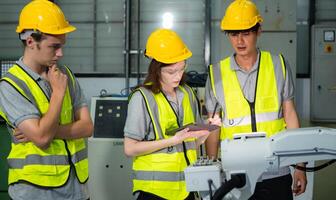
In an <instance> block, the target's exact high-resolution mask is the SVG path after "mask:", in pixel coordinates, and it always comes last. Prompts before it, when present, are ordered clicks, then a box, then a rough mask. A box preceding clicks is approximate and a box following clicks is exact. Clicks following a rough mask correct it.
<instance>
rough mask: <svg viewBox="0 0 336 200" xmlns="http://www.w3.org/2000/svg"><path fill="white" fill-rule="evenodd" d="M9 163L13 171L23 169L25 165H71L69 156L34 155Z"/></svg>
mask: <svg viewBox="0 0 336 200" xmlns="http://www.w3.org/2000/svg"><path fill="white" fill-rule="evenodd" d="M7 162H8V165H9V168H11V169H22V168H23V167H24V166H25V165H69V162H68V156H67V155H50V156H41V155H37V154H32V155H28V156H27V157H26V158H9V159H7Z"/></svg>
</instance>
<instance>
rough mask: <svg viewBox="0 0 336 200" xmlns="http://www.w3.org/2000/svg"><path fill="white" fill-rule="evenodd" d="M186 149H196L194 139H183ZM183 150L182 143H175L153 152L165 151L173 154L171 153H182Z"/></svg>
mask: <svg viewBox="0 0 336 200" xmlns="http://www.w3.org/2000/svg"><path fill="white" fill-rule="evenodd" d="M185 145H186V150H187V151H188V150H195V149H196V143H195V142H194V141H192V142H190V141H188V142H187V141H185ZM182 152H184V151H183V145H182V144H177V145H175V146H171V147H167V148H164V149H160V150H158V151H155V152H153V154H154V153H166V154H173V153H182Z"/></svg>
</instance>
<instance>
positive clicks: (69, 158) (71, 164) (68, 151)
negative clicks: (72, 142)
mask: <svg viewBox="0 0 336 200" xmlns="http://www.w3.org/2000/svg"><path fill="white" fill-rule="evenodd" d="M63 142H64V144H65V150H66V151H67V154H68V161H69V165H70V170H71V167H73V168H74V169H75V165H74V164H73V162H72V160H71V153H70V150H69V148H68V143H67V142H66V141H65V140H63ZM75 173H76V175H77V172H76V170H75Z"/></svg>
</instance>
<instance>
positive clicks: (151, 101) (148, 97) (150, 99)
mask: <svg viewBox="0 0 336 200" xmlns="http://www.w3.org/2000/svg"><path fill="white" fill-rule="evenodd" d="M138 90H140V91H141V94H142V95H144V99H145V101H146V102H147V104H148V106H149V107H148V108H147V109H149V110H148V112H151V114H152V116H153V118H152V116H151V115H149V116H150V118H151V120H152V123H154V124H155V127H156V128H157V131H158V133H157V135H158V136H159V138H158V139H163V138H164V137H163V134H162V130H161V126H160V123H159V119H158V115H157V112H156V111H157V110H158V109H159V108H158V105H157V103H156V101H155V98H154V96H153V93H152V92H151V91H149V90H147V89H145V88H139V89H138ZM146 106H147V105H146ZM148 114H149V113H148ZM154 132H155V129H154Z"/></svg>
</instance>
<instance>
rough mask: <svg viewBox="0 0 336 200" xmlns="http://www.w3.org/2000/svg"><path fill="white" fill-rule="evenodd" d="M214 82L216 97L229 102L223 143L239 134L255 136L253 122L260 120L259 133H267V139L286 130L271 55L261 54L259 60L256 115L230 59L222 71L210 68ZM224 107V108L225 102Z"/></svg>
mask: <svg viewBox="0 0 336 200" xmlns="http://www.w3.org/2000/svg"><path fill="white" fill-rule="evenodd" d="M278 58H279V59H280V61H279V62H280V63H281V66H282V72H283V76H284V78H285V65H284V61H283V58H282V56H281V55H280V56H279V57H278ZM209 72H210V80H211V86H212V90H213V92H214V95H215V97H216V98H217V99H218V100H219V101H220V99H223V98H224V99H225V105H223V106H222V107H223V108H224V107H225V111H223V113H222V115H223V118H224V119H223V121H224V122H228V123H222V128H221V135H220V138H221V140H224V139H227V138H230V139H231V138H233V134H236V133H249V132H252V123H251V119H252V118H253V117H255V119H256V130H257V131H263V132H266V135H267V136H271V135H273V134H276V133H277V132H279V131H281V130H283V129H284V128H285V122H284V119H283V117H279V112H281V111H280V109H281V105H280V103H279V99H281V97H278V89H277V82H276V76H275V70H274V64H273V61H272V56H271V54H270V53H269V52H265V51H261V52H260V58H259V72H258V78H257V80H256V81H257V90H256V94H255V95H256V98H255V106H254V112H255V115H254V116H253V115H252V114H251V108H250V106H249V103H248V101H247V100H246V99H245V97H244V94H243V92H242V90H241V88H240V84H239V81H238V78H237V75H236V72H235V71H234V70H232V69H231V64H230V57H229V58H226V59H224V60H222V61H221V62H220V67H217V68H215V67H214V66H210V70H209ZM220 103H222V104H223V101H221V102H220Z"/></svg>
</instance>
